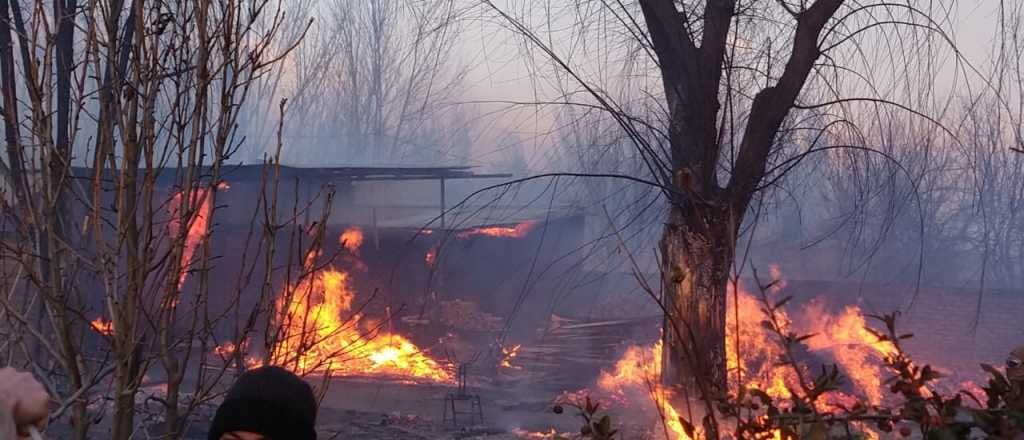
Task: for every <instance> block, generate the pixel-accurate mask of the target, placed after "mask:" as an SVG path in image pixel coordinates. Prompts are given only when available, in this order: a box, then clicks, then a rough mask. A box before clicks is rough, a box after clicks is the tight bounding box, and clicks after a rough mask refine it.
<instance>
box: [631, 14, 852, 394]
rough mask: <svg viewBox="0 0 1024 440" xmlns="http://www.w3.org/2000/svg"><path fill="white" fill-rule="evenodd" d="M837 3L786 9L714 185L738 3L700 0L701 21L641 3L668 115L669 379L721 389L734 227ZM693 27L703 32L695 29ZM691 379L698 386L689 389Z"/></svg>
mask: <svg viewBox="0 0 1024 440" xmlns="http://www.w3.org/2000/svg"><path fill="white" fill-rule="evenodd" d="M843 2H844V0H817V1H815V2H814V3H813V4H810V5H809V6H806V7H805V8H803V9H802V10H800V11H799V12H798V13H795V14H794V15H793V16H794V18H795V19H796V32H795V33H794V36H793V41H792V53H791V54H790V57H789V59H788V60H787V61H786V65H785V69H784V70H783V72H782V75H781V76H780V77H779V80H778V82H776V83H775V84H774V85H769V86H767V87H765V88H764V89H762V90H761V91H759V92H758V93H757V94H756V95H755V96H754V99H753V102H752V104H751V108H750V114H749V115H748V117H747V124H746V127H744V129H743V134H742V135H743V137H742V140H741V141H740V142H739V149H738V154H737V156H736V159H735V162H734V163H733V164H731V165H732V166H731V169H729V171H730V172H731V175H730V176H729V181H728V182H727V183H726V185H724V186H722V185H721V183H720V182H719V174H720V171H721V169H722V168H723V164H722V163H720V162H721V147H722V144H723V140H722V134H721V133H720V130H719V128H718V125H717V123H716V121H717V120H718V117H719V113H720V111H721V102H720V96H719V93H720V91H721V89H722V87H728V85H724V86H723V84H722V73H723V71H724V69H725V68H726V67H727V63H728V60H727V58H726V53H727V51H728V50H727V49H728V35H729V30H730V28H731V27H732V24H733V18H734V17H735V15H736V4H737V2H736V1H735V0H707V2H706V3H705V6H704V10H703V14H702V16H701V17H700V18H697V17H688V16H687V14H688V11H686V10H685V8H684V9H680V8H679V6H678V5H677V3H678V2H676V1H675V0H641V2H640V6H641V9H642V11H643V15H644V20H645V21H646V24H647V30H648V33H649V35H650V44H651V45H652V47H653V49H654V52H655V53H656V54H657V56H658V61H659V63H658V67H659V69H660V70H661V74H662V83H663V86H664V89H665V103H666V105H667V108H668V112H669V121H668V137H669V144H670V147H671V151H670V153H671V154H670V161H671V162H670V166H669V168H670V169H669V170H668V171H669V172H670V175H671V176H672V179H671V180H672V181H671V182H665V183H666V185H667V186H668V187H669V191H667V192H668V193H670V195H669V199H670V200H669V201H670V205H671V206H670V208H669V215H668V222H667V224H666V225H665V228H664V231H663V234H662V240H661V252H662V262H661V269H662V287H663V289H664V294H665V306H666V309H667V310H668V314H667V315H666V316H665V329H664V332H663V335H664V336H663V337H664V341H663V350H664V351H663V356H662V359H663V361H662V363H663V365H662V380H663V382H664V383H665V384H666V385H672V386H680V387H682V388H684V389H689V390H697V389H700V390H701V391H706V392H711V391H714V390H715V389H718V390H722V391H724V390H726V386H727V378H728V374H727V372H726V362H725V356H726V354H725V307H726V286H727V283H728V281H729V275H730V272H731V269H732V264H733V259H734V257H735V252H736V235H737V233H738V230H739V225H740V224H741V222H742V219H743V215H744V214H745V213H746V210H747V208H748V206H749V205H750V202H751V200H752V199H753V197H754V195H755V194H756V193H757V191H758V190H759V185H760V184H761V181H762V180H763V178H764V175H765V169H766V166H767V163H768V157H769V156H770V153H771V151H772V148H773V147H774V146H775V137H776V134H777V133H778V131H779V129H780V127H781V126H782V123H783V121H784V120H785V118H786V117H787V116H788V115H789V112H790V110H791V109H792V108H793V105H794V103H795V102H796V99H797V96H798V95H799V93H800V91H801V90H802V89H803V86H804V83H805V82H806V81H807V77H808V75H809V74H810V73H811V71H812V69H813V67H814V63H815V61H816V60H817V59H818V58H819V57H820V56H821V52H820V50H819V46H818V38H819V36H820V35H821V31H822V29H824V27H825V24H826V23H827V22H828V21H829V20H830V19H831V18H832V17H833V16H834V15H835V13H836V11H837V10H838V9H839V7H840V6H842V4H843ZM698 20H699V21H700V22H701V23H700V26H695V25H696V24H697V23H696V22H697V21H698ZM695 28H700V29H701V32H700V33H699V36H698V35H697V33H696V31H694V29H695ZM698 43H699V44H698ZM694 381H699V382H700V385H701V386H700V387H694V386H693V385H695V382H694ZM694 397H697V396H694ZM709 397H710V396H709Z"/></svg>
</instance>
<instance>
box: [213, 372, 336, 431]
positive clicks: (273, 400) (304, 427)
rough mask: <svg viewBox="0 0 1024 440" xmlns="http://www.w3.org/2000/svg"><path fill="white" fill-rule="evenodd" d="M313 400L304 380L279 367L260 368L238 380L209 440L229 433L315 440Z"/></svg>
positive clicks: (219, 410) (216, 419) (311, 390)
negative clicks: (243, 432) (244, 432)
mask: <svg viewBox="0 0 1024 440" xmlns="http://www.w3.org/2000/svg"><path fill="white" fill-rule="evenodd" d="M315 426H316V397H315V396H313V389H312V388H311V387H310V386H309V384H307V383H306V382H305V381H303V380H302V379H300V378H299V377H298V376H296V375H294V374H292V373H291V372H290V371H288V370H285V369H284V368H281V367H261V368H257V369H255V370H250V371H248V372H246V373H245V374H243V375H242V376H241V377H239V378H238V381H237V382H235V384H234V385H232V386H231V389H230V390H228V394H227V396H225V397H224V403H222V404H221V405H220V408H217V415H215V416H214V417H213V423H212V425H211V426H210V433H209V435H207V439H208V440H220V437H221V436H222V435H224V434H226V433H229V432H232V431H247V432H252V433H255V434H262V435H264V436H267V437H269V438H270V440H290V439H294V440H316V429H315Z"/></svg>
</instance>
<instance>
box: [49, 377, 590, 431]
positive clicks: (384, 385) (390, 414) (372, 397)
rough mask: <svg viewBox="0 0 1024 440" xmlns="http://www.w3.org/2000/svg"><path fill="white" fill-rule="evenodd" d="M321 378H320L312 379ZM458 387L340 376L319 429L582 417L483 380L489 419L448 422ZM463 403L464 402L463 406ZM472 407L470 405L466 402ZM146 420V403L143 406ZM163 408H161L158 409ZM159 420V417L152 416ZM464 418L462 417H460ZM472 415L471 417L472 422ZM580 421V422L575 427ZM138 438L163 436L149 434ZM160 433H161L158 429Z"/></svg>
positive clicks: (536, 426) (201, 426)
mask: <svg viewBox="0 0 1024 440" xmlns="http://www.w3.org/2000/svg"><path fill="white" fill-rule="evenodd" d="M310 381H311V382H314V383H315V379H311V380H310ZM158 390H159V388H158V387H153V388H151V389H143V390H141V391H140V393H139V394H140V395H139V398H138V399H137V400H138V401H139V402H140V404H144V402H146V401H147V394H148V393H151V392H157V393H158V392H159V391H158ZM452 391H454V390H453V387H451V386H445V385H437V384H414V383H403V382H400V381H382V380H364V379H348V378H335V379H332V380H331V383H330V386H329V387H328V388H327V392H326V394H325V395H324V399H323V401H322V402H321V407H320V411H319V413H318V415H317V431H318V433H319V438H320V439H321V440H325V439H353V440H371V439H380V440H442V439H487V440H506V439H507V440H512V439H520V438H529V437H528V436H525V435H522V434H523V433H525V432H541V431H543V432H546V431H548V430H550V429H551V428H555V429H558V430H559V431H560V432H567V431H575V430H576V429H578V426H576V425H578V423H577V421H576V420H574V419H573V418H572V417H571V416H569V415H564V414H563V415H556V414H554V413H552V412H551V404H550V402H551V400H552V399H553V398H554V397H555V396H554V395H553V394H552V393H551V392H550V391H542V390H530V389H528V388H527V387H524V386H508V384H505V385H501V386H498V385H489V384H488V385H482V386H478V387H471V388H470V389H469V392H470V393H474V394H478V395H479V396H480V399H481V403H482V409H483V413H484V421H483V423H475V424H473V425H467V424H465V423H464V422H463V423H460V424H459V425H458V426H453V425H452V424H451V422H450V421H449V422H448V423H443V411H444V402H445V397H446V395H447V394H448V393H449V392H452ZM218 403H219V402H213V404H212V405H210V406H208V407H203V408H202V409H200V410H199V411H198V412H197V414H196V415H195V416H194V417H192V419H191V421H190V424H189V425H188V426H187V427H186V433H185V439H187V440H206V433H207V431H208V429H209V425H210V419H211V418H212V416H213V413H214V411H215V410H216V404H218ZM459 409H460V410H462V409H463V407H462V406H460V407H459ZM466 409H467V410H468V408H466ZM137 411H139V414H137V419H138V421H140V422H141V421H143V419H145V416H144V415H143V412H144V411H142V408H139V409H137ZM154 413H158V411H154ZM109 416H110V414H109V413H107V414H106V415H105V416H104V417H102V419H101V420H100V421H99V423H97V425H96V426H94V427H93V429H92V430H91V432H92V438H96V439H101V438H105V437H106V434H107V433H108V432H109V431H108V429H109V427H108V426H107V425H108V423H109V419H110V417H109ZM150 421H151V422H153V425H157V426H158V425H159V420H152V419H150ZM460 421H462V420H460ZM468 421H469V420H465V422H468ZM574 426H575V427H574ZM140 434H143V435H142V436H141V437H138V438H158V436H156V435H153V434H151V435H145V434H144V433H140ZM154 434H155V433H154ZM68 436H69V430H68V426H65V425H64V424H55V425H53V426H50V427H49V428H48V429H47V431H46V438H47V439H61V438H68Z"/></svg>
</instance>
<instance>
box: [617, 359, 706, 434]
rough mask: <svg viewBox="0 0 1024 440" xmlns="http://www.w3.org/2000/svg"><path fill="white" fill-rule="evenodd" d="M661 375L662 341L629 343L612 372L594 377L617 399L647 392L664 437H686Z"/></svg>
mask: <svg viewBox="0 0 1024 440" xmlns="http://www.w3.org/2000/svg"><path fill="white" fill-rule="evenodd" d="M660 376H661V341H658V342H656V343H655V344H654V345H653V346H650V347H641V346H636V345H633V346H630V347H629V348H627V349H626V352H625V353H624V354H623V355H622V358H620V359H619V360H618V362H616V363H615V368H614V369H613V370H612V371H611V372H607V371H602V372H601V375H600V376H599V377H598V379H597V386H598V388H599V389H600V390H602V391H604V392H607V393H611V394H612V395H613V396H615V397H616V398H617V399H618V400H623V401H626V402H632V401H637V400H639V399H637V397H638V396H643V395H644V394H646V396H647V398H648V401H650V402H652V403H653V404H654V405H655V410H656V411H657V413H658V414H659V415H660V416H661V420H662V421H663V426H664V429H665V431H666V436H667V438H669V439H670V440H689V438H690V437H689V436H688V435H686V431H685V430H684V429H683V424H682V422H681V421H680V415H679V412H678V411H676V409H675V407H673V406H672V404H671V403H670V402H669V401H670V400H672V393H671V392H670V391H669V390H666V389H664V388H663V387H662V386H661V384H660V382H659V378H660Z"/></svg>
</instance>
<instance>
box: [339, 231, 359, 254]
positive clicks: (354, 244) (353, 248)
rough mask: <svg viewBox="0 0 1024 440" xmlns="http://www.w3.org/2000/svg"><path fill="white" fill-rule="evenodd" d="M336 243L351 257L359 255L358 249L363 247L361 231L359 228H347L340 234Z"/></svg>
mask: <svg viewBox="0 0 1024 440" xmlns="http://www.w3.org/2000/svg"><path fill="white" fill-rule="evenodd" d="M338 241H339V242H340V243H341V245H342V246H344V247H345V249H347V250H348V251H349V252H350V253H352V254H353V255H359V248H360V247H362V246H363V230H362V229H359V228H348V229H346V230H345V231H344V232H342V233H341V237H339V238H338Z"/></svg>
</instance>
